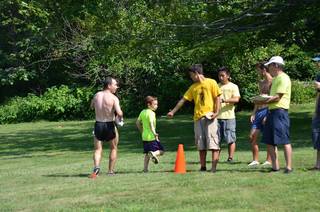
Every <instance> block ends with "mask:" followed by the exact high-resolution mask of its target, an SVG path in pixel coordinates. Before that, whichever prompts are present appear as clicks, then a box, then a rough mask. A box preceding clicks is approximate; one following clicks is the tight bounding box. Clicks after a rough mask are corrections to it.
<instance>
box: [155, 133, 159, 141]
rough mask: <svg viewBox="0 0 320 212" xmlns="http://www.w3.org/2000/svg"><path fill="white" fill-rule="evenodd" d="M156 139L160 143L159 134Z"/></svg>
mask: <svg viewBox="0 0 320 212" xmlns="http://www.w3.org/2000/svg"><path fill="white" fill-rule="evenodd" d="M155 137H156V140H157V141H160V139H159V134H158V133H156V134H155Z"/></svg>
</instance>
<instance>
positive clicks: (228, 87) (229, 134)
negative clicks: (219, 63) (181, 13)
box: [217, 67, 240, 163]
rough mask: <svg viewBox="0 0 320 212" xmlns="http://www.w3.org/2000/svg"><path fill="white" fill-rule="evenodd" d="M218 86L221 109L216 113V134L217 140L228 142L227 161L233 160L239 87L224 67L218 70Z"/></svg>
mask: <svg viewBox="0 0 320 212" xmlns="http://www.w3.org/2000/svg"><path fill="white" fill-rule="evenodd" d="M218 76H219V80H220V83H219V88H220V90H221V92H222V95H221V110H220V113H219V115H218V117H217V118H218V135H219V140H220V141H222V140H225V141H226V142H227V143H228V159H227V162H230V163H232V162H233V156H234V152H235V150H236V115H235V112H234V110H235V104H236V103H238V102H239V100H240V92H239V88H238V86H237V85H236V84H234V83H232V82H230V81H229V79H230V71H229V70H228V69H227V68H226V67H222V68H220V69H219V70H218Z"/></svg>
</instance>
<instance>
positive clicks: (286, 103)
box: [258, 56, 292, 174]
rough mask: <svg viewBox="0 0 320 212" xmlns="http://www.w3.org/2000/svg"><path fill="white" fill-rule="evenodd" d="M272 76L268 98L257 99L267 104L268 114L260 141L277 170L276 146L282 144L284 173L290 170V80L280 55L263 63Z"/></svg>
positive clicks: (273, 169) (273, 168)
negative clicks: (284, 161)
mask: <svg viewBox="0 0 320 212" xmlns="http://www.w3.org/2000/svg"><path fill="white" fill-rule="evenodd" d="M265 66H268V70H269V72H270V74H271V76H272V77H273V80H272V85H271V90H270V96H271V97H270V98H268V99H267V100H264V101H259V102H258V103H259V104H268V108H269V114H268V115H267V119H266V123H265V129H264V131H263V137H262V142H263V143H265V144H267V148H268V152H269V154H270V156H271V160H272V170H271V171H279V170H280V167H279V161H278V154H277V151H276V149H277V146H278V145H279V144H282V145H283V146H284V156H285V160H286V168H285V171H284V173H286V174H289V173H291V172H292V147H291V143H290V135H289V128H290V119H289V114H288V109H289V107H290V98H291V80H290V78H289V76H288V75H287V74H286V73H285V72H284V71H283V67H284V61H283V59H282V57H280V56H274V57H271V58H270V60H269V61H268V62H267V63H266V64H265Z"/></svg>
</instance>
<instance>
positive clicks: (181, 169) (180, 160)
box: [174, 144, 186, 174]
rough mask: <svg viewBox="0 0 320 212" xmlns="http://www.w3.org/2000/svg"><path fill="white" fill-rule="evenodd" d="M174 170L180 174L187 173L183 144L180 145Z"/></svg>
mask: <svg viewBox="0 0 320 212" xmlns="http://www.w3.org/2000/svg"><path fill="white" fill-rule="evenodd" d="M174 172H175V173H179V174H185V173H186V161H185V159H184V150H183V144H179V145H178V152H177V157H176V163H175V166H174Z"/></svg>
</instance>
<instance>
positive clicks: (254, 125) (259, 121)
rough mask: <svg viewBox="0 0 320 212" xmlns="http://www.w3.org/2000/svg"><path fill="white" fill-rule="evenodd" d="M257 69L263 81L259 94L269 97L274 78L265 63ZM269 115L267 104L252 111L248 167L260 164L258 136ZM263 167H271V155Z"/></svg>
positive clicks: (255, 106) (261, 81) (257, 66)
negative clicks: (250, 149) (250, 157)
mask: <svg viewBox="0 0 320 212" xmlns="http://www.w3.org/2000/svg"><path fill="white" fill-rule="evenodd" d="M256 69H257V72H258V74H259V75H260V77H262V78H263V79H262V80H260V81H259V94H266V95H269V93H270V88H271V83H272V76H271V74H270V73H268V70H267V67H266V66H264V63H257V64H256ZM267 114H268V105H267V104H255V105H254V109H253V111H252V115H251V116H250V122H251V131H250V135H249V139H250V142H251V147H252V159H253V160H252V162H251V163H250V164H249V165H248V166H249V167H256V166H257V165H259V164H260V162H259V146H258V136H259V134H260V131H262V130H263V125H264V123H265V121H266V117H267ZM262 165H263V166H268V165H271V158H270V155H269V153H267V159H266V161H265V162H264V163H263V164H262Z"/></svg>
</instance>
